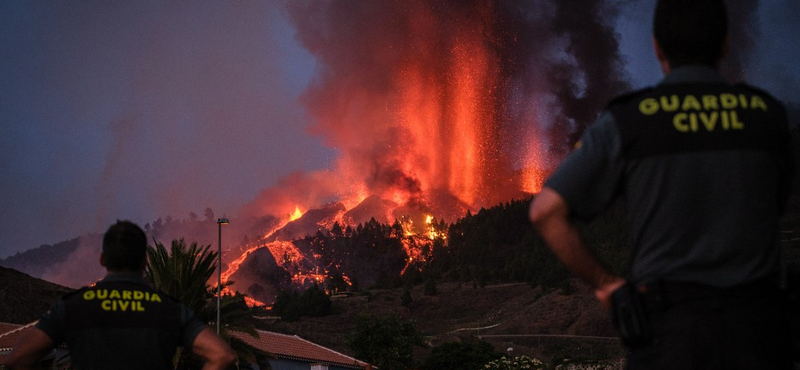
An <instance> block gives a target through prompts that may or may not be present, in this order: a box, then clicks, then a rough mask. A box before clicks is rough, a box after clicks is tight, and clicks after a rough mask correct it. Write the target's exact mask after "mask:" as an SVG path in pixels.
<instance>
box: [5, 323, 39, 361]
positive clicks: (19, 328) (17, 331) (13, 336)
mask: <svg viewBox="0 0 800 370" xmlns="http://www.w3.org/2000/svg"><path fill="white" fill-rule="evenodd" d="M35 324H36V321H34V322H32V323H30V324H27V325H20V324H10V323H6V322H0V358H3V357H5V356H6V355H8V354H9V353H11V349H12V348H13V347H14V345H15V344H17V342H18V341H19V338H21V337H22V335H24V334H25V332H26V331H27V329H28V328H32V327H33V325H35Z"/></svg>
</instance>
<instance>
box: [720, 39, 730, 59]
mask: <svg viewBox="0 0 800 370" xmlns="http://www.w3.org/2000/svg"><path fill="white" fill-rule="evenodd" d="M730 50H731V36H730V35H728V36H725V42H723V43H722V50H721V51H720V53H719V60H723V59H725V57H727V56H728V51H730ZM718 62H719V61H718Z"/></svg>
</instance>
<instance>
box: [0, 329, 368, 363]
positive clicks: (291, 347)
mask: <svg viewBox="0 0 800 370" xmlns="http://www.w3.org/2000/svg"><path fill="white" fill-rule="evenodd" d="M35 324H36V321H34V322H32V323H30V324H27V325H18V324H8V323H0V362H2V359H3V357H4V356H7V355H8V354H10V353H11V349H12V348H13V347H14V345H15V344H16V343H17V341H18V340H19V338H21V337H22V335H23V334H24V333H25V331H26V330H28V329H30V328H32V327H33V326H34V325H35ZM257 332H258V338H255V337H252V336H250V335H249V334H245V333H241V332H233V335H234V336H235V337H237V338H239V339H241V340H243V341H244V342H246V343H247V344H249V345H251V346H253V347H256V348H258V349H260V350H262V351H265V352H267V353H270V354H271V355H272V358H270V359H269V363H270V365H271V366H272V370H350V369H359V370H371V369H373V367H372V365H370V364H368V363H366V362H363V361H359V360H357V359H355V358H352V357H350V356H347V355H344V354H342V353H339V352H336V351H334V350H332V349H330V348H326V347H323V346H321V345H319V344H316V343H312V342H310V341H307V340H305V339H303V338H300V337H298V336H296V335H287V334H279V333H273V332H269V331H264V330H257ZM66 354H67V352H66V349H65V348H63V347H60V348H57V349H56V351H55V353H53V354H52V355H50V356H48V358H47V359H45V360H46V361H47V362H48V363H52V360H53V358H56V359H59V360H58V361H57V363H56V367H58V368H61V367H63V366H64V365H65V364H64V361H63V360H64V359H65V358H68V357H65V355H66Z"/></svg>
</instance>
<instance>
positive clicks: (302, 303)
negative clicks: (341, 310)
mask: <svg viewBox="0 0 800 370" xmlns="http://www.w3.org/2000/svg"><path fill="white" fill-rule="evenodd" d="M272 312H273V313H274V314H277V315H278V316H280V317H281V319H283V320H286V321H297V320H299V319H300V317H302V316H310V317H319V316H327V315H329V314H330V313H331V299H330V297H328V295H327V294H326V293H325V291H323V290H322V289H320V288H319V286H318V285H317V284H314V285H313V286H311V287H310V288H308V289H306V290H305V291H304V292H303V293H302V294H300V293H298V292H297V291H285V290H284V291H281V292H280V293H278V297H277V298H276V299H275V304H274V305H273V306H272Z"/></svg>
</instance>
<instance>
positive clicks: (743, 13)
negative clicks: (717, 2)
mask: <svg viewBox="0 0 800 370" xmlns="http://www.w3.org/2000/svg"><path fill="white" fill-rule="evenodd" d="M759 3H760V2H759V0H728V1H727V4H726V5H728V24H729V27H728V37H729V38H730V45H731V47H730V48H729V49H728V55H727V56H726V57H725V59H723V61H722V63H721V65H720V72H722V74H723V75H724V76H725V77H726V78H727V79H728V80H730V81H737V82H738V81H744V80H745V77H746V76H747V69H748V65H750V59H751V58H752V57H753V54H754V48H755V46H756V43H755V40H756V39H758V37H759V36H760V30H761V25H760V24H759V19H758V9H759Z"/></svg>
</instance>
